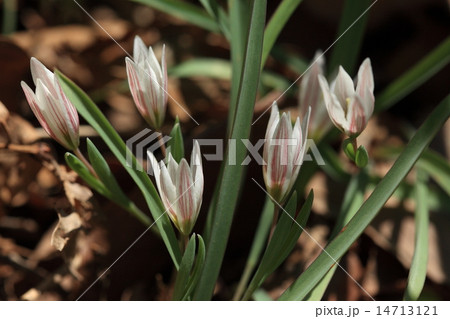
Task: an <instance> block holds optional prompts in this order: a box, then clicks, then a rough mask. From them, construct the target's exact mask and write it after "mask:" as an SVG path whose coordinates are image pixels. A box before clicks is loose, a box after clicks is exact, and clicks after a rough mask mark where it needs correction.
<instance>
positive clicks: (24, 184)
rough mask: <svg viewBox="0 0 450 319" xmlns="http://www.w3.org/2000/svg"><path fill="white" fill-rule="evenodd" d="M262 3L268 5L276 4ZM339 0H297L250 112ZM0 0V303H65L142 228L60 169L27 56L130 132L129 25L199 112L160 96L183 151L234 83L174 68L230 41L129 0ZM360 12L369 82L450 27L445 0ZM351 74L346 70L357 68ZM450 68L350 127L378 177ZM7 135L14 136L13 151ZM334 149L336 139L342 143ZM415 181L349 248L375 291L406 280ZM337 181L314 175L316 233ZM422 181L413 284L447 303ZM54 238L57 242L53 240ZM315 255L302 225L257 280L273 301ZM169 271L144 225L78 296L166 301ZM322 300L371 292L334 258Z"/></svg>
mask: <svg viewBox="0 0 450 319" xmlns="http://www.w3.org/2000/svg"><path fill="white" fill-rule="evenodd" d="M187 2H191V3H197V1H187ZM268 2H269V8H268V17H270V15H271V13H273V12H274V10H275V9H276V7H277V5H278V3H279V1H268ZM223 3H226V1H223ZM343 3H344V1H341V0H339V1H327V0H315V1H312V0H305V1H303V2H302V4H301V5H300V6H299V8H298V9H297V10H296V11H295V13H294V14H293V16H292V17H291V19H290V20H289V22H288V24H287V25H286V27H285V28H284V29H283V31H282V33H281V35H280V37H279V39H278V41H277V45H276V48H275V50H274V52H273V55H272V57H270V58H269V60H268V62H267V65H266V69H267V70H269V71H270V73H271V74H274V75H276V76H274V77H273V79H274V80H273V82H274V83H275V84H273V83H272V84H271V83H263V84H262V86H261V90H260V92H259V97H258V101H257V105H256V111H255V118H256V117H257V116H259V114H261V113H262V111H263V110H265V108H267V107H268V106H269V105H270V103H271V102H272V101H273V100H274V99H275V98H276V97H278V96H279V94H280V93H281V92H282V91H283V89H282V87H283V85H284V84H285V83H288V84H290V83H292V82H294V81H295V80H296V79H297V78H298V77H299V75H300V74H301V72H299V71H298V70H299V69H301V68H302V67H301V66H302V65H305V64H306V65H307V64H308V63H309V61H310V60H311V59H312V58H313V56H314V54H315V52H316V51H317V50H322V51H324V50H326V49H327V48H328V47H329V46H330V45H331V44H332V43H333V42H334V41H335V39H336V38H337V36H338V34H337V32H338V31H337V30H338V26H339V19H340V16H341V12H342V9H343ZM0 5H1V10H2V11H1V12H0V16H1V19H2V20H1V23H0V25H1V27H2V32H3V35H1V36H0V102H1V103H0V124H1V125H0V300H19V299H27V300H74V299H77V298H78V296H80V295H81V293H83V292H84V291H85V289H86V288H88V287H89V286H90V284H91V283H92V282H93V281H94V280H95V279H96V278H97V277H98V276H99V275H100V274H102V273H103V271H104V270H105V269H106V268H107V267H108V266H109V265H110V264H111V263H112V262H113V261H114V260H115V259H116V258H117V257H118V256H119V255H120V254H121V253H122V252H123V251H124V250H125V249H126V248H127V247H128V245H129V244H131V243H132V242H133V241H134V240H135V239H136V238H137V237H138V236H139V235H140V234H141V233H142V232H143V231H144V230H145V228H144V227H143V226H142V225H140V224H139V223H138V222H137V221H135V220H134V219H133V218H132V217H130V216H129V215H128V214H127V213H126V212H124V211H123V210H121V209H120V208H119V207H117V206H116V205H114V204H112V203H109V202H108V201H107V200H105V199H104V198H102V197H101V196H99V195H95V194H92V193H91V192H90V190H89V189H87V188H86V187H85V186H83V183H82V182H81V181H80V180H78V179H77V178H76V176H74V175H73V174H71V173H70V172H69V171H68V170H65V169H64V157H63V156H64V150H63V149H62V147H60V146H59V145H57V144H56V143H54V142H53V141H51V140H50V139H48V137H47V135H46V134H45V132H43V130H42V129H40V128H39V124H38V122H37V120H36V119H35V118H34V116H33V114H32V112H31V110H30V108H29V106H28V104H27V102H26V100H25V98H24V94H23V92H22V89H21V87H20V81H22V80H23V81H25V82H27V83H28V84H30V85H31V84H32V80H31V74H30V70H29V60H30V57H36V58H38V59H39V60H40V61H41V62H43V63H44V64H45V65H46V66H47V67H48V68H50V69H54V68H57V69H59V70H61V71H62V72H63V73H64V74H66V75H67V76H68V77H69V78H71V79H72V80H73V81H75V82H76V83H77V84H78V85H79V86H80V87H82V88H83V90H85V91H86V92H87V93H88V94H89V95H90V96H91V97H92V99H93V100H94V101H95V102H96V103H97V104H98V105H99V107H100V108H101V109H102V111H103V112H104V114H105V115H106V116H107V118H108V119H109V120H110V121H111V123H112V124H113V126H114V127H115V128H116V129H117V131H118V132H119V133H120V135H121V136H122V137H123V139H127V138H129V137H131V136H133V135H134V134H135V133H137V132H139V131H141V130H142V129H144V128H145V127H146V126H145V123H144V121H143V120H142V118H141V117H140V115H139V114H138V113H137V111H136V109H135V106H134V103H133V101H132V99H131V95H130V94H129V91H128V84H127V82H126V71H125V63H124V62H125V61H124V60H125V57H126V56H127V54H128V53H129V54H132V46H133V39H134V36H135V35H139V36H141V37H142V39H143V40H144V42H145V43H146V44H147V45H151V46H153V48H154V50H155V52H156V54H157V55H158V53H159V52H160V51H161V48H162V45H163V44H165V45H166V48H167V61H168V67H169V77H170V83H169V92H170V94H171V95H172V96H173V97H174V99H175V100H176V101H178V102H179V103H180V104H181V105H182V106H183V107H184V108H186V110H187V111H188V112H189V113H190V114H191V115H192V116H193V118H195V120H196V121H197V122H198V123H199V124H200V125H196V124H195V123H194V122H193V121H192V120H191V119H190V118H189V116H188V115H187V113H186V112H185V111H184V110H183V109H182V108H181V107H180V106H179V105H178V104H177V103H176V102H174V100H171V99H169V107H168V109H169V110H168V115H167V117H166V124H165V126H164V127H163V129H162V130H163V132H166V133H169V132H170V129H171V126H172V124H173V122H174V119H175V117H177V116H178V117H179V119H180V122H181V126H182V129H183V132H184V134H185V142H186V149H187V150H190V149H191V145H192V139H193V138H198V137H202V138H204V137H208V138H223V137H225V133H226V132H225V131H226V120H227V112H228V104H229V90H230V82H229V80H228V79H227V75H226V73H227V70H226V69H224V68H223V65H220V64H217V67H216V68H214V69H211V70H208V72H209V73H210V76H205V75H204V74H205V73H208V72H206V71H205V70H201V69H199V67H197V68H196V67H195V65H194V66H192V65H191V67H190V69H189V68H187V69H186V68H181V67H180V66H183V63H186V62H188V61H190V60H192V59H196V58H214V59H222V60H223V59H225V60H228V59H229V45H228V42H227V41H226V39H225V38H224V37H223V36H222V35H219V34H217V33H214V32H209V31H206V30H204V29H201V28H200V27H197V26H194V25H191V24H189V23H187V22H185V21H183V20H182V19H179V18H177V17H173V16H170V15H167V14H165V13H162V12H160V11H157V10H154V9H152V8H150V7H147V6H145V5H142V4H139V3H136V2H133V1H126V0H121V1H119V0H109V1H107V0H105V1H87V0H77V1H73V0H64V1H57V0H41V1H33V0H26V1H25V0H17V1H12V0H0ZM368 15H369V18H368V20H367V26H366V33H365V37H364V41H363V43H362V47H361V51H360V54H359V56H358V61H359V62H358V65H359V63H360V62H362V61H363V59H364V58H365V57H370V58H371V61H372V67H373V70H374V76H375V83H376V84H375V95H376V93H377V92H381V91H382V90H383V89H384V88H385V87H386V86H387V85H388V84H389V83H391V82H392V81H393V80H395V79H396V78H398V77H399V76H400V75H402V74H403V73H404V72H405V71H407V70H408V69H409V68H410V67H411V66H413V65H414V64H416V63H417V62H418V61H420V59H421V58H423V57H424V56H426V55H427V54H428V53H429V52H431V51H432V50H433V49H434V48H435V47H436V46H438V45H439V44H440V43H441V42H443V41H444V40H445V39H446V38H447V37H448V36H449V34H450V33H449V31H450V14H449V3H448V2H447V1H445V0H410V1H402V0H396V1H383V0H380V1H378V3H376V4H375V5H374V6H373V7H372V8H371V10H370V11H369V12H368ZM352 49H353V48H352V47H351V46H350V47H349V48H348V50H349V51H351V50H352ZM448 54H449V55H450V53H448ZM287 57H290V58H287ZM326 57H327V58H328V57H329V54H326ZM302 63H303V64H302ZM299 64H300V67H298V65H299ZM184 65H186V64H184ZM202 74H203V75H202ZM350 74H351V75H355V74H356V69H355V70H353V73H350ZM449 80H450V67H449V66H446V67H444V68H443V69H442V70H441V71H439V72H438V73H437V74H436V75H434V76H433V77H432V78H431V79H430V80H428V81H427V82H426V83H424V84H423V85H421V86H420V87H419V88H417V89H416V90H414V91H413V92H412V93H411V94H410V95H408V96H407V97H405V98H403V99H401V100H400V101H399V102H397V103H396V104H395V105H394V106H392V107H391V108H389V109H388V110H386V111H384V112H382V113H380V114H378V115H377V116H376V117H375V118H374V119H373V120H372V121H371V122H370V124H369V126H368V128H367V129H366V131H365V132H364V133H363V134H362V135H361V137H360V139H359V140H360V143H361V144H364V145H366V147H367V148H368V149H369V153H370V154H371V157H372V158H373V159H374V160H376V164H375V165H374V169H373V176H379V177H382V176H383V175H384V174H385V173H386V171H387V170H388V169H389V168H390V167H391V165H392V158H391V159H388V158H386V157H385V156H383V154H382V149H383V146H391V147H393V148H397V149H400V148H401V146H402V145H404V143H405V142H407V141H408V140H409V138H410V137H411V133H412V132H413V130H414V129H415V128H417V127H418V126H419V125H420V124H421V123H422V122H423V120H424V119H425V118H426V116H427V115H428V114H429V113H430V112H431V110H432V109H433V108H434V107H435V106H436V105H437V104H438V103H439V102H440V101H441V100H442V99H443V98H444V97H445V96H447V95H448V94H449V83H450V81H449ZM280 81H281V82H280ZM269 82H270V81H269ZM279 83H281V84H279ZM297 92H298V85H294V87H293V88H292V89H290V90H289V91H288V93H287V94H286V95H285V97H284V98H283V100H282V101H280V102H279V104H280V107H281V108H287V109H291V111H292V112H294V113H295V112H296V109H295V105H296V103H297ZM266 123H267V118H266V117H263V118H262V120H261V121H258V122H257V125H255V127H254V129H253V131H252V139H254V140H257V139H259V138H262V137H263V136H264V131H265V125H266ZM81 134H82V136H83V137H82V149H83V150H84V149H85V141H84V138H85V137H90V138H91V139H92V140H93V141H94V142H95V143H96V145H97V146H98V147H100V148H101V150H102V152H103V155H104V156H105V157H106V158H107V159H108V161H109V163H110V165H111V167H112V169H113V171H114V173H115V176H116V177H117V179H118V180H119V182H120V184H121V185H122V186H123V188H124V189H125V190H129V191H128V195H129V196H130V197H131V198H132V199H134V200H135V201H136V203H137V204H138V205H139V206H140V207H142V209H143V210H144V209H145V202H144V201H143V199H142V198H141V196H140V193H139V191H138V190H137V189H134V186H133V183H132V181H131V180H130V179H129V178H128V176H127V175H126V173H125V172H124V170H123V169H122V168H121V167H120V164H119V163H117V162H116V160H115V159H114V157H113V156H112V155H111V154H109V153H108V150H107V148H106V146H105V145H104V144H103V143H102V141H101V140H100V138H98V137H97V136H96V133H95V132H94V131H93V130H92V129H91V128H90V127H88V126H87V125H85V122H83V121H82V128H81ZM449 137H450V125H449V123H448V121H447V124H446V126H445V127H444V129H443V130H442V131H441V132H440V134H439V136H438V137H437V138H436V139H435V141H434V142H433V144H432V145H433V149H434V151H435V152H437V153H439V154H440V156H442V157H443V158H444V159H445V160H446V161H447V163H448V159H449V158H450V139H449ZM8 144H14V145H16V146H21V147H18V148H16V149H13V150H12V149H11V148H9V149H8V147H7V145H8ZM43 147H46V148H49V149H50V151H49V152H51V154H53V155H52V156H53V157H54V159H55V160H56V164H55V163H53V166H51V165H48V163H46V161H45V160H43V159H42V157H41V156H40V149H42V148H43ZM332 147H333V148H334V149H335V150H336V151H337V152H339V148H340V142H339V141H336V142H335V143H334V144H332ZM377 156H378V157H377ZM58 163H59V164H58ZM205 165H206V166H205V168H204V171H205V174H206V176H205V177H206V187H205V192H206V194H205V200H204V204H203V209H202V215H201V217H200V219H199V222H198V223H197V225H196V231H197V232H200V231H201V229H202V224H203V223H204V219H205V215H206V211H207V206H208V202H209V200H210V196H211V193H212V190H213V186H214V183H215V178H216V177H217V172H218V169H219V165H220V163H219V162H215V163H214V162H208V163H206V164H205ZM247 177H248V178H247V179H250V177H254V178H256V179H257V180H259V181H262V174H261V169H260V167H258V166H256V165H251V166H250V167H249V168H248V171H247ZM407 181H408V180H407ZM412 181H413V180H412ZM409 182H410V183H409V186H408V185H406V186H405V187H404V190H403V192H404V194H403V195H402V194H400V195H398V196H397V197H394V198H392V199H391V200H390V201H389V202H388V204H387V205H386V208H385V209H383V210H382V211H381V212H380V213H379V215H378V216H377V218H376V219H375V221H374V222H373V223H372V224H371V226H370V227H369V228H368V229H367V230H366V232H365V233H364V234H363V236H362V237H361V238H360V240H358V242H356V243H355V244H354V245H353V247H352V248H351V249H350V251H349V252H348V253H347V254H346V255H345V256H344V258H343V262H342V264H343V266H344V267H345V268H346V269H347V270H348V271H349V273H350V274H351V275H352V276H353V277H354V278H356V279H357V280H358V281H359V282H361V283H362V285H363V287H364V288H365V289H366V290H367V291H369V292H370V293H371V294H372V295H373V296H374V297H375V298H376V299H380V300H382V299H388V300H398V299H401V298H402V295H403V291H404V289H405V286H406V279H407V276H408V269H409V266H410V263H411V258H412V254H413V251H414V245H413V244H414V216H413V212H414V205H413V203H411V200H410V199H409V197H408V194H409V193H411V187H410V186H411V184H413V182H411V179H410V180H409ZM406 184H408V183H406ZM340 185H342V181H341V180H339V179H336V178H332V177H329V176H328V175H327V174H325V173H324V172H322V171H319V172H318V173H317V174H315V175H314V177H313V178H312V180H311V181H310V183H309V185H308V189H309V188H311V187H312V188H314V191H315V194H316V199H315V203H314V207H313V216H312V217H311V219H310V221H309V223H308V230H309V232H310V233H311V234H312V235H313V236H314V237H315V238H316V239H317V240H318V241H319V242H321V243H324V244H325V243H326V240H327V236H328V235H329V234H330V229H331V227H332V226H333V223H334V221H335V217H336V213H337V211H338V210H339V205H340V202H341V200H342V197H343V192H344V190H345V187H344V186H340ZM408 187H409V188H408ZM244 189H245V192H246V193H245V195H244V196H243V198H242V199H241V201H240V205H239V209H238V211H237V212H236V214H235V216H236V217H235V221H234V224H233V228H232V232H231V237H230V242H229V245H228V249H227V253H226V256H225V262H224V266H223V268H222V272H221V276H220V278H219V282H218V285H217V287H216V295H215V298H216V299H219V300H228V299H230V298H231V296H232V293H233V289H234V288H235V285H236V284H237V282H238V281H239V278H240V275H241V272H242V269H243V267H244V264H245V260H246V256H247V254H248V250H249V247H250V244H251V240H252V238H253V233H254V230H255V228H256V225H257V222H258V219H259V214H260V209H261V208H262V205H263V202H264V194H263V193H262V192H261V191H260V190H259V189H258V187H257V186H256V185H255V184H254V183H250V182H248V183H246V184H245V188H244ZM430 189H432V190H433V195H432V196H431V197H432V199H431V200H434V206H432V211H431V213H430V219H431V225H430V240H429V262H428V268H427V269H428V270H427V281H426V285H425V289H424V292H423V296H422V297H423V299H438V300H449V299H450V286H449V285H450V279H449V275H450V259H449V258H450V257H449V256H450V248H449V246H448V245H447V242H448V241H449V240H450V237H449V236H450V235H449V233H448V229H450V199H449V197H448V193H446V192H444V191H442V190H440V189H439V187H437V186H436V185H435V184H433V183H431V185H430ZM408 192H409V193H408ZM405 194H406V195H405ZM255 203H256V204H255ZM70 204H72V206H73V205H75V206H77V207H78V208H79V210H80V211H81V212H82V213H81V214H80V217H79V220H77V221H76V222H74V221H73V220H72V221H69V222H67V221H64V219H61V216H63V215H64V213H63V212H64V211H66V210H67V209H68V208H67V207H69V206H70ZM58 215H59V217H58ZM58 241H59V246H58V245H56V246H55V242H58ZM55 247H56V248H58V247H59V248H60V249H62V251H58V250H57V249H56V248H55ZM318 253H320V248H319V247H317V246H316V245H315V244H314V243H313V242H312V241H311V240H310V239H309V238H308V237H307V236H302V237H301V238H300V241H299V244H298V247H296V249H295V250H294V252H293V253H292V255H291V256H290V257H289V258H288V260H287V261H286V262H285V263H284V264H283V265H282V266H281V267H280V269H279V270H277V271H276V273H274V274H273V275H272V276H271V277H270V278H269V279H268V281H267V282H266V284H265V285H264V289H265V290H266V292H267V293H268V295H269V296H270V297H272V298H276V297H277V296H278V295H279V294H280V293H281V292H282V291H283V290H284V289H285V288H286V287H287V286H288V285H289V284H290V283H291V282H292V281H293V280H294V279H295V278H296V277H297V276H298V275H299V274H300V273H301V272H302V270H303V269H305V267H307V266H308V264H309V263H311V261H312V260H313V259H314V258H315V256H317V255H318ZM172 275H173V274H172V264H171V260H170V257H169V256H168V254H167V252H166V251H165V247H164V245H163V244H162V242H161V241H160V240H159V239H158V238H157V237H156V236H154V235H153V234H151V233H150V232H149V233H147V234H146V235H145V236H144V237H143V238H142V239H141V240H139V241H138V242H137V243H136V245H135V246H134V247H133V248H132V249H130V251H128V252H127V254H126V255H125V256H124V257H123V258H122V259H121V260H120V261H118V262H117V263H116V264H115V265H114V267H112V268H111V269H110V270H109V271H108V272H107V273H106V274H105V275H104V276H103V277H102V278H101V279H100V280H99V281H98V282H97V283H96V284H95V285H94V286H93V287H92V288H90V289H89V290H88V291H87V292H86V294H85V295H84V296H83V299H86V300H165V299H167V298H169V296H170V283H171V280H172V279H171V277H172ZM324 298H325V299H327V300H366V299H367V296H366V295H365V294H364V293H363V292H362V291H361V290H360V289H359V288H358V287H357V286H356V285H355V284H354V283H353V282H352V281H351V280H350V279H349V278H348V277H347V276H346V275H345V274H344V273H343V272H341V271H339V270H338V271H337V272H336V275H335V277H334V278H333V280H332V282H331V285H330V287H329V288H328V290H327V292H326V295H325V297H324Z"/></svg>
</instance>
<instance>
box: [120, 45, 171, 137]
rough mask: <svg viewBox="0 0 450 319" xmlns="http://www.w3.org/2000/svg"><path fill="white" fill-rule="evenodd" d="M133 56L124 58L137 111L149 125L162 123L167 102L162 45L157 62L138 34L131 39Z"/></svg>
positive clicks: (157, 127)
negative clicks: (159, 61) (159, 60)
mask: <svg viewBox="0 0 450 319" xmlns="http://www.w3.org/2000/svg"><path fill="white" fill-rule="evenodd" d="M133 60H134V61H132V60H131V59H129V58H128V57H127V58H125V62H126V66H127V75H128V84H129V86H130V91H131V95H132V96H133V99H134V103H135V104H136V106H137V109H138V111H139V113H141V115H142V117H143V118H144V119H145V121H147V123H148V124H149V125H150V127H152V128H154V129H159V128H160V127H161V126H162V124H163V123H164V117H165V113H166V105H167V67H166V60H165V47H164V46H163V50H162V57H161V65H160V64H159V63H158V60H157V59H156V56H155V53H153V49H152V48H151V47H149V48H147V47H146V46H145V44H144V42H143V41H142V39H141V38H140V37H138V36H136V38H135V39H134V48H133Z"/></svg>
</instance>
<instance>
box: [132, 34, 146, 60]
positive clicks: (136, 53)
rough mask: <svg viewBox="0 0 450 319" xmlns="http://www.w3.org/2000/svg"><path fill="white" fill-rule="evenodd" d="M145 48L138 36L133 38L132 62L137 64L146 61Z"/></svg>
mask: <svg viewBox="0 0 450 319" xmlns="http://www.w3.org/2000/svg"><path fill="white" fill-rule="evenodd" d="M147 52H148V50H147V46H146V45H145V44H144V41H142V39H141V37H140V36H135V37H134V43H133V60H134V62H135V63H136V64H139V63H141V62H143V61H145V60H146V59H147Z"/></svg>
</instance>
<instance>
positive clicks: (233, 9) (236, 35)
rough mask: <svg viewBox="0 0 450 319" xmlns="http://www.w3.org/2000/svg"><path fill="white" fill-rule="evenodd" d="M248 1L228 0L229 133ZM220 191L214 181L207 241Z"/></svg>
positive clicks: (236, 95) (239, 73)
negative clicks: (229, 60) (229, 49)
mask: <svg viewBox="0 0 450 319" xmlns="http://www.w3.org/2000/svg"><path fill="white" fill-rule="evenodd" d="M250 4H251V2H250V1H240V0H228V9H229V16H230V21H232V22H233V23H231V24H230V33H231V38H230V46H231V52H230V53H231V62H232V63H231V66H232V70H231V73H232V75H231V92H230V105H229V111H228V124H227V134H228V135H230V132H231V128H232V127H233V125H234V119H235V113H236V108H237V98H238V91H239V88H240V86H241V75H242V72H243V65H244V64H243V60H244V56H245V51H246V42H247V38H248V32H249V28H250V17H251V16H250V15H249V14H248V12H250V9H251V6H250ZM223 173H224V165H221V166H220V171H219V175H218V176H217V180H218V181H221V180H222V179H223ZM219 191H220V183H218V182H217V183H216V185H215V187H214V193H213V196H212V199H211V204H210V205H209V209H208V215H207V217H206V225H205V230H204V233H203V235H204V236H205V239H206V240H207V242H209V238H210V235H211V230H212V225H213V221H214V219H215V214H216V211H217V202H218V196H219Z"/></svg>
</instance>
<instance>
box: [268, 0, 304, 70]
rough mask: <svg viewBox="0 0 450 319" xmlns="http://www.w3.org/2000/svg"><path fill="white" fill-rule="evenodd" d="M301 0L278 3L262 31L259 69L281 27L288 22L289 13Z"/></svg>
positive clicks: (287, 0)
mask: <svg viewBox="0 0 450 319" xmlns="http://www.w3.org/2000/svg"><path fill="white" fill-rule="evenodd" d="M301 2H302V0H283V1H282V2H281V3H280V4H279V5H278V8H277V9H276V11H275V12H274V14H273V15H272V17H271V18H270V20H269V23H268V24H267V27H266V31H265V32H264V45H263V52H262V57H261V69H263V68H264V65H265V64H266V60H267V58H268V57H269V54H270V51H271V50H272V48H273V45H274V44H275V41H276V40H277V38H278V36H279V35H280V33H281V30H283V27H284V26H285V25H286V23H287V22H288V20H289V18H290V17H291V15H292V14H293V13H294V11H295V9H297V7H298V5H299V4H300V3H301Z"/></svg>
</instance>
